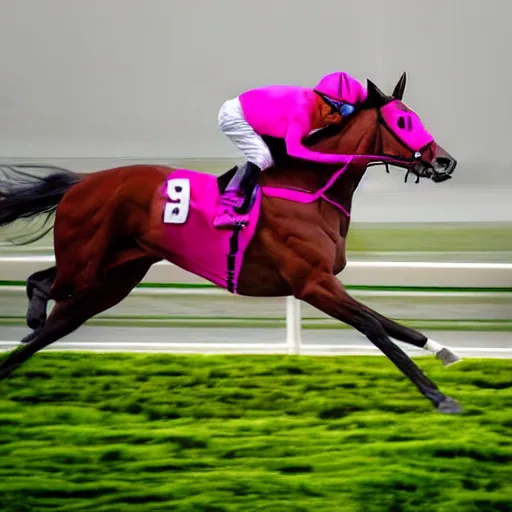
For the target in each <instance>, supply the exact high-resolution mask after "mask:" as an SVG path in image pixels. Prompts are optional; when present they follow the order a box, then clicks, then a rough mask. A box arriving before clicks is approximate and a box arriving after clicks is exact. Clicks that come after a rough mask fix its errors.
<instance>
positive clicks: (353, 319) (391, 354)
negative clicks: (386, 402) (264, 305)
mask: <svg viewBox="0 0 512 512" xmlns="http://www.w3.org/2000/svg"><path fill="white" fill-rule="evenodd" d="M292 287H293V290H294V292H293V293H294V295H295V297H297V298H298V299H301V300H303V301H305V302H307V303H308V304H311V305H312V306H314V307H315V308H318V309H319V310H321V311H323V312H324V313H326V314H328V315H330V316H331V317H333V318H336V319H337V320H340V321H342V322H344V323H346V324H348V325H350V326H352V327H354V328H355V329H357V330H358V331H359V332H361V333H362V334H364V335H365V336H366V337H367V338H368V339H369V340H370V341H371V342H372V343H373V344H374V345H375V346H376V347H377V348H379V349H380V350H381V351H382V352H383V353H384V354H385V355H386V356H387V357H388V358H389V359H390V360H391V361H392V362H393V364H395V366H396V367H397V368H398V369H399V370H400V371H401V372H402V373H403V374H404V375H406V376H407V377H408V378H409V379H410V380H411V382H412V383H413V384H414V385H415V386H416V387H417V388H418V389H419V391H420V392H421V393H422V394H423V396H425V397H426V398H428V399H429V400H430V401H431V402H432V403H433V404H434V405H435V406H436V407H437V410H438V411H440V412H443V413H458V412H460V411H461V407H460V405H459V404H458V403H457V402H456V401H455V400H453V399H452V398H449V397H447V396H445V395H444V394H443V393H441V391H440V390H439V389H438V388H437V386H436V385H435V384H434V383H433V382H432V381H431V380H430V379H429V378H428V377H426V376H425V375H424V374H423V373H422V371H421V370H420V369H419V368H418V366H416V364H415V363H414V362H413V361H412V360H411V359H410V358H409V356H408V355H407V354H406V353H405V352H404V351H403V350H402V349H401V348H400V347H398V346H397V345H396V344H395V343H393V341H392V340H391V339H390V338H389V337H388V335H387V334H386V331H385V329H384V327H383V326H382V324H381V322H380V320H379V319H378V318H376V317H375V316H374V315H373V314H372V313H371V312H369V311H368V310H367V309H366V308H365V307H364V306H363V305H362V304H360V303H358V302H357V301H356V300H354V299H353V298H352V297H351V296H350V295H348V293H347V292H346V291H345V289H344V287H343V285H342V284H341V282H340V281H339V280H338V279H337V278H336V277H335V276H333V275H332V274H329V273H328V272H318V271H317V272H312V273H311V275H310V277H309V278H307V279H304V278H302V279H299V280H297V283H295V285H294V283H293V282H292Z"/></svg>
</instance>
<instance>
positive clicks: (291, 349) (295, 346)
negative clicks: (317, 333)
mask: <svg viewBox="0 0 512 512" xmlns="http://www.w3.org/2000/svg"><path fill="white" fill-rule="evenodd" d="M301 343H302V339H301V316H300V301H299V300H297V299H296V298H295V297H293V296H290V297H286V344H287V345H288V354H294V355H298V354H300V348H301Z"/></svg>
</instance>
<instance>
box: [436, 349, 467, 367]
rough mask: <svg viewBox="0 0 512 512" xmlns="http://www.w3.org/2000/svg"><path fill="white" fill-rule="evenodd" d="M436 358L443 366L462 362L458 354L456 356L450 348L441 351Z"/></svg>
mask: <svg viewBox="0 0 512 512" xmlns="http://www.w3.org/2000/svg"><path fill="white" fill-rule="evenodd" d="M436 357H437V359H439V360H440V361H441V362H442V363H443V366H451V365H452V364H455V363H458V362H459V361H461V360H462V359H461V358H460V357H459V356H458V355H457V354H454V353H453V352H452V351H451V350H450V349H448V348H443V349H442V350H440V351H439V352H438V353H437V354H436Z"/></svg>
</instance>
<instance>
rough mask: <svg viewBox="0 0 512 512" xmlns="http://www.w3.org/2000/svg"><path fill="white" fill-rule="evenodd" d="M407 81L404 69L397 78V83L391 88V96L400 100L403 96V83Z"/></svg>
mask: <svg viewBox="0 0 512 512" xmlns="http://www.w3.org/2000/svg"><path fill="white" fill-rule="evenodd" d="M406 82H407V75H406V73H405V71H404V72H403V73H402V76H401V77H400V79H399V80H398V83H397V84H396V85H395V89H394V90H393V94H392V95H391V96H393V98H395V99H396V100H402V98H403V97H404V91H405V84H406Z"/></svg>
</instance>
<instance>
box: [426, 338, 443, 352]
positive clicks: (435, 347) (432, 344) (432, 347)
mask: <svg viewBox="0 0 512 512" xmlns="http://www.w3.org/2000/svg"><path fill="white" fill-rule="evenodd" d="M423 348H424V349H425V350H428V351H429V352H432V353H433V354H437V353H438V352H441V350H443V348H444V347H443V345H441V344H440V343H437V341H434V340H427V342H426V343H425V345H423Z"/></svg>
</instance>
